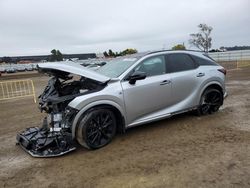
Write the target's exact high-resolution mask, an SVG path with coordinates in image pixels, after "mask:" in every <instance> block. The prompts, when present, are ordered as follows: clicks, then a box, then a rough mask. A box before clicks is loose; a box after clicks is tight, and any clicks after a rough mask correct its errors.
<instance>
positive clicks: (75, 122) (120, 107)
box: [72, 100, 126, 139]
mask: <svg viewBox="0 0 250 188" xmlns="http://www.w3.org/2000/svg"><path fill="white" fill-rule="evenodd" d="M100 105H109V106H113V107H114V108H116V109H117V110H119V111H120V113H121V115H122V116H123V117H124V119H125V122H126V116H125V112H124V110H123V109H124V108H123V107H122V106H120V105H119V104H118V103H116V102H114V101H111V100H98V101H95V102H91V103H89V104H87V105H86V106H84V107H83V108H82V109H81V110H80V111H79V112H78V113H77V115H76V116H75V118H74V121H73V124H72V138H73V139H75V135H76V134H75V133H76V127H77V123H78V122H79V120H80V118H81V117H82V115H83V114H84V113H85V112H87V111H88V110H89V109H91V108H93V107H95V106H100Z"/></svg>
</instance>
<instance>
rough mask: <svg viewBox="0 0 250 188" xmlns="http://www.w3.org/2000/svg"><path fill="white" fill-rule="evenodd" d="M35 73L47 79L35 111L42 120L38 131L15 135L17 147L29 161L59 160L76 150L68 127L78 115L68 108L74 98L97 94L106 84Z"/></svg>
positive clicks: (62, 73)
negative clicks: (49, 77) (39, 112)
mask: <svg viewBox="0 0 250 188" xmlns="http://www.w3.org/2000/svg"><path fill="white" fill-rule="evenodd" d="M39 71H40V72H42V73H46V74H48V75H49V76H51V79H50V80H49V81H48V85H47V86H46V87H45V89H44V91H43V92H42V94H41V95H40V96H39V97H38V98H39V109H40V111H41V112H43V113H45V114H46V117H44V119H43V125H42V126H41V127H31V128H27V129H26V130H25V131H23V132H21V133H19V134H17V144H19V145H20V146H21V147H22V148H23V149H24V150H25V151H27V152H28V153H29V154H31V155H32V156H33V157H55V156H60V155H63V154H66V153H68V152H70V151H73V150H75V149H76V143H75V142H74V141H73V140H72V132H71V126H72V123H73V120H74V117H75V115H76V114H77V112H78V111H77V110H76V109H72V108H70V107H68V104H69V103H70V102H71V101H72V100H73V99H74V98H76V97H78V96H81V95H85V94H88V93H92V92H96V91H99V90H101V89H102V88H104V87H105V85H106V83H100V82H98V81H94V80H91V79H89V78H85V77H83V76H78V75H74V76H73V75H71V74H70V73H68V72H65V71H61V70H51V69H48V70H46V69H40V70H39Z"/></svg>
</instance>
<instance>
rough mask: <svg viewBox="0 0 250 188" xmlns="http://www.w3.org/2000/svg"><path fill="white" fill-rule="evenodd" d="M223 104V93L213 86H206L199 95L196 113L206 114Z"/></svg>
mask: <svg viewBox="0 0 250 188" xmlns="http://www.w3.org/2000/svg"><path fill="white" fill-rule="evenodd" d="M222 104H223V94H222V93H221V92H220V91H219V90H218V89H215V88H208V89H206V90H205V91H204V93H203V94H202V96H201V100H200V104H199V107H198V109H197V114H198V115H207V114H212V113H214V112H217V111H218V110H219V108H220V106H221V105H222Z"/></svg>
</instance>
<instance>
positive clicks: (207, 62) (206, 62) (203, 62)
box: [192, 55, 217, 65]
mask: <svg viewBox="0 0 250 188" xmlns="http://www.w3.org/2000/svg"><path fill="white" fill-rule="evenodd" d="M204 56H205V57H208V58H209V59H205V58H201V57H198V56H195V55H193V56H192V58H193V59H194V60H195V61H196V62H197V63H198V64H199V65H217V63H216V62H215V61H213V60H212V59H210V57H209V56H207V55H204Z"/></svg>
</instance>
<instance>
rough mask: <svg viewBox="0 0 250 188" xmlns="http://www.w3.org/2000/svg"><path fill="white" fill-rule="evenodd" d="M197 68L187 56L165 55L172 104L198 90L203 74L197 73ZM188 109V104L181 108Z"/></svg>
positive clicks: (182, 54)
mask: <svg viewBox="0 0 250 188" xmlns="http://www.w3.org/2000/svg"><path fill="white" fill-rule="evenodd" d="M198 66H199V65H198V64H196V63H195V62H194V60H193V59H192V58H191V57H190V55H188V54H185V53H172V54H168V55H166V67H167V70H168V71H169V73H170V75H171V79H172V102H173V104H177V103H180V102H182V101H183V100H185V99H187V98H188V97H190V96H191V95H192V94H194V92H195V91H197V89H198V88H199V85H200V78H202V77H203V76H205V73H202V72H201V73H199V70H198ZM188 107H191V106H190V104H184V106H183V105H182V107H181V108H188ZM178 110H180V109H178Z"/></svg>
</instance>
